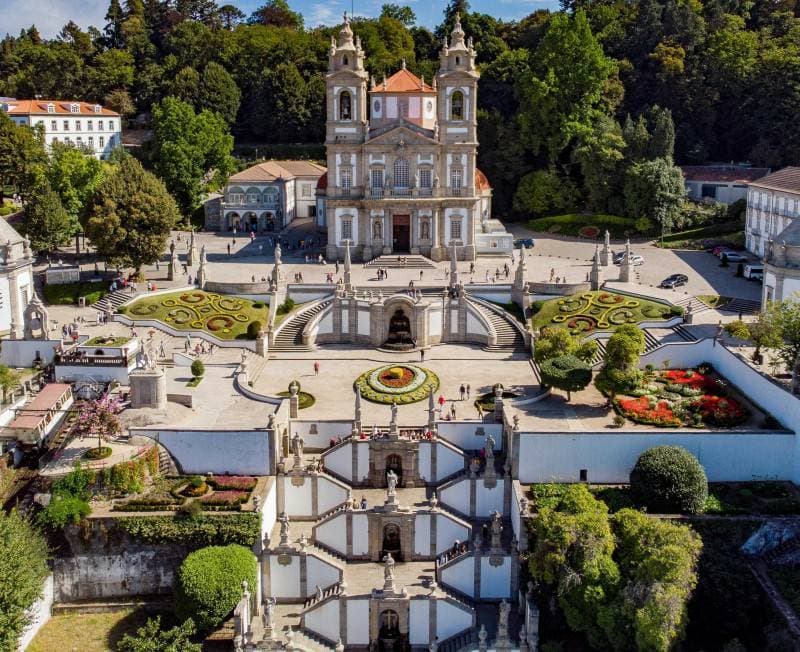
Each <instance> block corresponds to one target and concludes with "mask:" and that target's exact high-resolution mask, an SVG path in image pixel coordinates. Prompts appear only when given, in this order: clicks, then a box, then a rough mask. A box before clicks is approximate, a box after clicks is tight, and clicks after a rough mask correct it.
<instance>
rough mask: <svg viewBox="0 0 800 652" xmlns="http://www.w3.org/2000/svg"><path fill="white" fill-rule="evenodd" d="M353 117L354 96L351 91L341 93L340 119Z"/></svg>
mask: <svg viewBox="0 0 800 652" xmlns="http://www.w3.org/2000/svg"><path fill="white" fill-rule="evenodd" d="M352 119H353V96H352V94H351V93H350V91H342V92H341V93H339V120H352Z"/></svg>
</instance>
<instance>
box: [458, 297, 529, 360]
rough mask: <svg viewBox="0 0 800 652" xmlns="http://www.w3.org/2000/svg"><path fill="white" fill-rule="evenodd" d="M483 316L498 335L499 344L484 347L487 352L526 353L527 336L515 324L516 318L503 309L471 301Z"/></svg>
mask: <svg viewBox="0 0 800 652" xmlns="http://www.w3.org/2000/svg"><path fill="white" fill-rule="evenodd" d="M470 301H471V302H472V303H473V305H475V306H476V307H477V308H478V310H480V312H481V314H483V315H484V316H485V317H486V318H487V319H488V320H489V322H490V323H491V324H492V327H493V328H494V330H495V333H497V343H496V344H490V345H488V346H485V347H484V350H485V351H510V352H511V353H526V352H527V351H528V347H527V346H525V336H524V335H523V334H522V331H521V330H520V328H518V327H517V326H516V324H514V323H513V321H512V320H513V319H514V317H513V316H511V315H509V314H508V313H507V312H506V311H505V310H504V309H503V308H500V307H494V306H492V305H491V304H487V303H485V302H483V301H481V302H478V301H475V300H474V299H471V300H470Z"/></svg>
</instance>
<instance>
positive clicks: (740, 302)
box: [719, 299, 761, 315]
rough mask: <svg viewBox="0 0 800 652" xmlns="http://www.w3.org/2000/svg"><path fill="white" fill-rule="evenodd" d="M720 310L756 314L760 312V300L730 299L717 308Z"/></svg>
mask: <svg viewBox="0 0 800 652" xmlns="http://www.w3.org/2000/svg"><path fill="white" fill-rule="evenodd" d="M719 311H720V312H727V313H732V314H736V313H742V314H743V315H757V314H758V313H759V312H761V300H758V301H756V300H755V299H731V300H730V301H728V303H726V304H725V305H724V306H722V307H721V308H720V309H719Z"/></svg>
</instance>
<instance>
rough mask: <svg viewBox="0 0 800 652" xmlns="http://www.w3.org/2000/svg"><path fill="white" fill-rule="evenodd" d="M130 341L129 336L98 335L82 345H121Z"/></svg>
mask: <svg viewBox="0 0 800 652" xmlns="http://www.w3.org/2000/svg"><path fill="white" fill-rule="evenodd" d="M130 341H131V338H130V337H114V336H104V335H98V336H97V337H93V338H92V339H90V340H87V341H86V342H84V343H83V345H82V346H112V347H115V346H122V345H123V344H127V343H128V342H130Z"/></svg>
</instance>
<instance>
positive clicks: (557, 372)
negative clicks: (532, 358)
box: [539, 355, 592, 399]
mask: <svg viewBox="0 0 800 652" xmlns="http://www.w3.org/2000/svg"><path fill="white" fill-rule="evenodd" d="M539 374H540V376H541V378H542V384H543V385H546V386H548V387H555V388H556V389H560V390H562V391H565V392H567V399H569V397H570V395H571V393H572V392H579V391H580V390H582V389H585V388H586V386H587V385H588V384H589V383H590V382H592V367H591V366H590V365H588V364H587V363H585V362H583V360H579V359H578V358H576V357H575V356H574V355H561V356H558V357H556V358H550V359H548V360H545V361H544V362H542V363H541V364H540V365H539Z"/></svg>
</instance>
